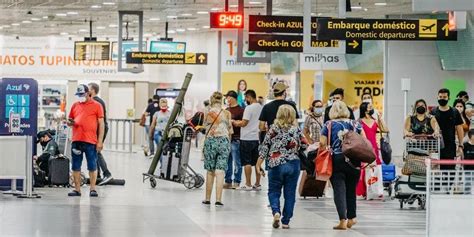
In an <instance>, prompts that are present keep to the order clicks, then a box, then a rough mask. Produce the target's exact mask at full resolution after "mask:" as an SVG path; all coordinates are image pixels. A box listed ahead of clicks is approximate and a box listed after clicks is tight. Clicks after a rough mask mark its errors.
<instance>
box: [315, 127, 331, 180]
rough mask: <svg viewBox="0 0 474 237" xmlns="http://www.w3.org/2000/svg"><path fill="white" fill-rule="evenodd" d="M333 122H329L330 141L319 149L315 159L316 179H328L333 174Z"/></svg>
mask: <svg viewBox="0 0 474 237" xmlns="http://www.w3.org/2000/svg"><path fill="white" fill-rule="evenodd" d="M331 129H332V123H331V122H329V124H328V141H327V144H326V147H325V148H324V149H321V148H319V149H318V155H317V156H316V160H315V161H314V164H315V165H314V166H315V167H314V169H315V172H316V180H320V181H328V180H329V178H331V175H332V149H331Z"/></svg>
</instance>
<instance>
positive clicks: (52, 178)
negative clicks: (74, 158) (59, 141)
mask: <svg viewBox="0 0 474 237" xmlns="http://www.w3.org/2000/svg"><path fill="white" fill-rule="evenodd" d="M48 178H49V183H50V184H51V185H61V186H64V187H66V186H69V159H68V158H66V157H57V158H52V159H50V160H49V177H48Z"/></svg>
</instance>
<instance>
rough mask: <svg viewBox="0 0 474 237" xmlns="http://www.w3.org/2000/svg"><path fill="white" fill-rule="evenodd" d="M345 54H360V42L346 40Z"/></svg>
mask: <svg viewBox="0 0 474 237" xmlns="http://www.w3.org/2000/svg"><path fill="white" fill-rule="evenodd" d="M346 54H362V40H346Z"/></svg>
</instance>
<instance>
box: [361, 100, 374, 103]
mask: <svg viewBox="0 0 474 237" xmlns="http://www.w3.org/2000/svg"><path fill="white" fill-rule="evenodd" d="M362 102H363V103H372V100H371V99H365V100H363V101H362Z"/></svg>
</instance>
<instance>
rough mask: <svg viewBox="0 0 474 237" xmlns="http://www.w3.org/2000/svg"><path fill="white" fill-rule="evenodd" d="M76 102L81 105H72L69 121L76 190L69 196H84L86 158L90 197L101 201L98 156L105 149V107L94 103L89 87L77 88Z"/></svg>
mask: <svg viewBox="0 0 474 237" xmlns="http://www.w3.org/2000/svg"><path fill="white" fill-rule="evenodd" d="M76 98H77V102H76V103H74V104H73V105H72V107H71V111H70V112H69V119H68V126H70V127H72V145H71V156H72V171H73V177H74V190H73V191H72V192H70V193H69V194H68V196H70V197H78V196H81V166H82V159H83V155H85V156H86V159H87V169H88V170H89V178H90V193H89V195H90V196H91V197H98V196H99V195H98V193H97V190H96V182H97V153H98V152H100V151H102V148H103V146H104V145H103V140H104V130H105V124H104V111H103V109H102V106H101V105H100V104H99V103H98V102H96V101H95V100H93V99H92V97H91V93H90V92H89V88H88V87H87V86H86V85H82V84H81V85H79V86H78V87H77V89H76Z"/></svg>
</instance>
